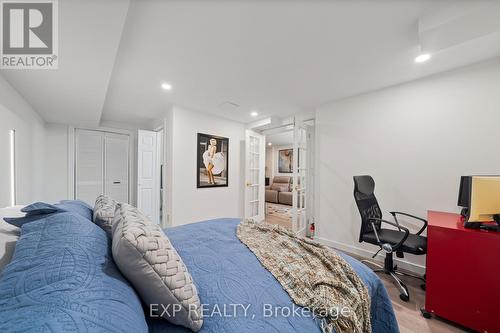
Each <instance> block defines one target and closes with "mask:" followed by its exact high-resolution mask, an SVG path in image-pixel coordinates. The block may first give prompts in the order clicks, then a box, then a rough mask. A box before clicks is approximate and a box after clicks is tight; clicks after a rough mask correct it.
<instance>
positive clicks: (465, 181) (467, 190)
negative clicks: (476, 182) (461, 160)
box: [458, 176, 472, 208]
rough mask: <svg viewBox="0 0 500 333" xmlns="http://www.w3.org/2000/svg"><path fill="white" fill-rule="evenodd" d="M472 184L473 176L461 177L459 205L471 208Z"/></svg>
mask: <svg viewBox="0 0 500 333" xmlns="http://www.w3.org/2000/svg"><path fill="white" fill-rule="evenodd" d="M471 186H472V176H462V177H461V178H460V190H459V192H458V206H459V207H463V208H470V194H471Z"/></svg>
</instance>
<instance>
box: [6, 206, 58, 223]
mask: <svg viewBox="0 0 500 333" xmlns="http://www.w3.org/2000/svg"><path fill="white" fill-rule="evenodd" d="M65 211H66V210H65V209H63V208H62V207H56V206H55V205H50V204H48V203H45V202H35V203H32V204H31V205H28V206H26V207H23V208H22V209H21V212H23V213H26V215H25V216H22V217H6V218H4V221H5V222H7V223H10V224H12V225H14V226H16V227H19V228H20V227H22V226H23V225H24V224H25V223H29V222H33V221H37V220H39V219H41V218H44V217H46V216H47V215H52V214H56V213H61V212H65Z"/></svg>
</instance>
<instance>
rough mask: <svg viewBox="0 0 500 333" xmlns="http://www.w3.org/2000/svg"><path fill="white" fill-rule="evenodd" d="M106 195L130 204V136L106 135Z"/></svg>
mask: <svg viewBox="0 0 500 333" xmlns="http://www.w3.org/2000/svg"><path fill="white" fill-rule="evenodd" d="M104 156H105V159H104V160H105V162H104V164H105V166H104V193H106V194H107V195H109V196H110V197H111V198H113V199H115V200H116V201H119V202H127V203H128V202H129V136H128V135H125V134H115V133H104Z"/></svg>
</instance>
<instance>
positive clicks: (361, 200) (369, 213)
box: [353, 175, 382, 242]
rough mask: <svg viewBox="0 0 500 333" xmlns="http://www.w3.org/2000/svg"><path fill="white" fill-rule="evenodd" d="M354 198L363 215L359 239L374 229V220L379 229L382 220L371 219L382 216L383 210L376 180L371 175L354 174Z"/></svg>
mask: <svg viewBox="0 0 500 333" xmlns="http://www.w3.org/2000/svg"><path fill="white" fill-rule="evenodd" d="M353 179H354V200H356V205H357V206H358V210H359V214H360V215H361V231H360V233H359V241H360V242H361V241H362V238H363V235H364V234H365V233H368V232H372V231H373V227H372V224H371V223H372V222H373V223H374V225H375V228H376V229H377V230H379V229H380V222H375V221H370V218H379V219H381V218H382V211H381V210H380V206H379V205H378V202H377V198H376V197H375V194H374V190H375V181H374V180H373V178H372V177H371V176H366V175H365V176H354V177H353Z"/></svg>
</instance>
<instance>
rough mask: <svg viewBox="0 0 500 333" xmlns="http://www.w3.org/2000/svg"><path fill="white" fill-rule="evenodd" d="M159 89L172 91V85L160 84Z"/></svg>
mask: <svg viewBox="0 0 500 333" xmlns="http://www.w3.org/2000/svg"><path fill="white" fill-rule="evenodd" d="M161 87H162V88H163V89H165V90H168V91H170V90H172V85H171V84H170V83H167V82H163V83H162V84H161Z"/></svg>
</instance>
